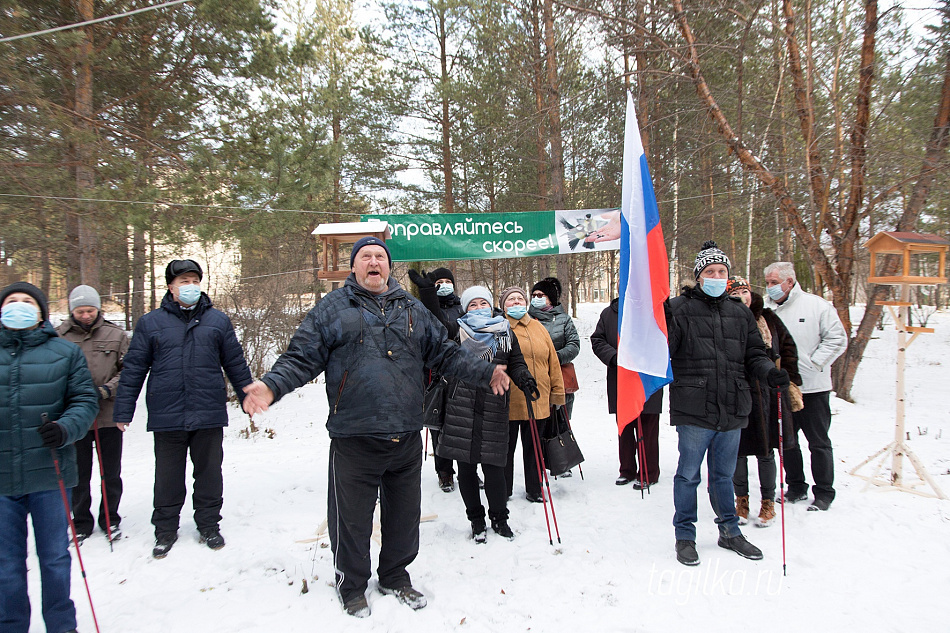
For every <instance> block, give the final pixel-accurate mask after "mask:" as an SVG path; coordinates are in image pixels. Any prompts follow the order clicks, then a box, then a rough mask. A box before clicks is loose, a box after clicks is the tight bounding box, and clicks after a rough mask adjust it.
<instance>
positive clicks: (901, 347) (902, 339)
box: [891, 273, 910, 488]
mask: <svg viewBox="0 0 950 633" xmlns="http://www.w3.org/2000/svg"><path fill="white" fill-rule="evenodd" d="M905 274H906V273H905ZM909 301H910V285H908V284H901V305H900V307H898V309H897V314H898V316H899V317H900V320H899V321H898V323H897V324H896V325H897V411H896V414H897V419H896V423H895V425H894V442H895V450H894V459H893V461H892V462H891V483H892V484H893V485H894V486H896V487H897V488H901V487H903V485H904V474H903V472H904V470H903V468H904V467H903V459H904V452H903V450H901V448H902V447H903V446H904V361H905V356H906V354H907V326H908V325H909V323H908V321H909V316H910V305H909V304H908V302H909Z"/></svg>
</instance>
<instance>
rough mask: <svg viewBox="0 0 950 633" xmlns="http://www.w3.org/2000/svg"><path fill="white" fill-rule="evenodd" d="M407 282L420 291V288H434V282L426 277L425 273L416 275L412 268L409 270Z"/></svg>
mask: <svg viewBox="0 0 950 633" xmlns="http://www.w3.org/2000/svg"><path fill="white" fill-rule="evenodd" d="M409 281H411V282H412V283H414V284H416V287H417V288H419V289H420V290H421V289H422V288H435V282H434V281H432V280H431V279H429V278H428V277H426V271H424V270H423V271H422V273H418V272H416V271H415V270H413V269H412V268H410V269H409Z"/></svg>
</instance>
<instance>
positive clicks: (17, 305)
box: [0, 301, 40, 330]
mask: <svg viewBox="0 0 950 633" xmlns="http://www.w3.org/2000/svg"><path fill="white" fill-rule="evenodd" d="M39 320H40V311H39V309H38V308H37V307H36V306H35V305H33V304H32V303H26V302H25V301H14V302H13V303H8V304H7V305H5V306H3V311H2V312H0V323H3V325H4V327H8V328H10V329H11V330H25V329H27V328H31V327H33V326H34V325H36V324H37V323H38V322H39Z"/></svg>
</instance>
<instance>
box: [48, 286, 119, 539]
mask: <svg viewBox="0 0 950 633" xmlns="http://www.w3.org/2000/svg"><path fill="white" fill-rule="evenodd" d="M101 309H102V301H101V300H100V298H99V292H98V291H97V290H96V289H95V288H93V287H91V286H76V287H75V288H73V291H72V292H71V293H69V318H67V319H66V320H65V321H63V322H62V323H60V325H59V327H58V328H56V331H57V332H58V333H59V335H60V336H62V337H63V338H64V339H66V340H67V341H71V342H73V343H75V344H76V345H78V346H79V348H80V349H81V350H82V353H83V355H84V356H85V357H86V363H88V365H89V373H90V374H92V381H93V384H95V385H96V391H97V392H98V393H99V415H97V416H96V420H95V421H94V422H93V423H92V429H90V430H89V432H88V433H86V436H85V437H83V438H82V439H81V440H79V441H78V442H76V463H77V465H78V467H79V483H78V484H76V487H75V488H73V522H74V523H75V525H76V537H77V538H78V539H79V541H80V542H82V541H83V540H85V539H87V538H89V536H90V535H91V534H92V531H93V529H95V527H96V521H95V520H94V519H93V516H92V513H91V512H90V507H91V505H92V495H91V493H90V482H91V479H92V464H93V442H95V445H96V451H97V452H98V453H99V458H100V460H101V464H102V475H103V477H102V480H103V493H102V500H101V502H100V504H99V513H98V523H99V527H100V528H102V531H103V532H105V533H106V536H107V537H108V538H109V540H115V539H117V538H121V536H122V532H121V527H120V523H121V521H122V517H121V516H119V500H120V499H121V498H122V434H123V433H124V432H125V429H126V427H128V424H116V423H115V422H113V420H112V408H113V404H114V403H115V392H116V390H117V389H118V386H119V375H120V372H121V371H122V359H123V358H125V353H126V352H127V351H128V349H129V337H128V336H126V334H125V331H124V330H123V329H122V328H120V327H119V326H118V325H116V324H115V323H112V322H111V321H107V320H106V319H104V318H103V316H102V312H101Z"/></svg>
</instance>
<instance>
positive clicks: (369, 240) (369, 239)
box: [350, 235, 393, 268]
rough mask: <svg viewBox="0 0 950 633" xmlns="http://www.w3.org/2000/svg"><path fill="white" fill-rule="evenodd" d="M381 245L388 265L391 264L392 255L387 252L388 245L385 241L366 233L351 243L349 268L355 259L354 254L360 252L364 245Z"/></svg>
mask: <svg viewBox="0 0 950 633" xmlns="http://www.w3.org/2000/svg"><path fill="white" fill-rule="evenodd" d="M370 245H372V246H382V247H383V250H384V251H386V259H387V260H388V261H389V266H390V267H392V265H393V256H392V254H391V253H390V252H389V247H388V246H386V242H385V241H383V240H381V239H379V238H378V237H374V236H372V235H367V236H365V237H361V238H360V239H358V240H356V244H354V245H353V250H351V251H350V268H353V263H354V262H355V261H356V254H357V253H359V252H360V249H361V248H363V247H364V246H370Z"/></svg>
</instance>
